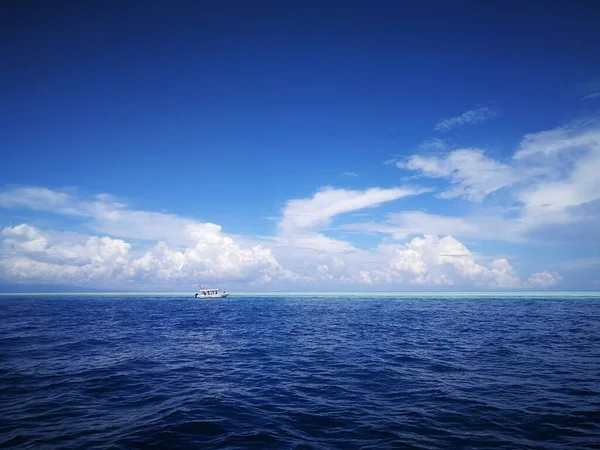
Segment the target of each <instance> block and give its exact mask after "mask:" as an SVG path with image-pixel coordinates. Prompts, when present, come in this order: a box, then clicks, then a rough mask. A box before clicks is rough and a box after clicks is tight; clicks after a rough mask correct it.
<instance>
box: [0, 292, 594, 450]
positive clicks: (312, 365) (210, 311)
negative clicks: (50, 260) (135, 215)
mask: <svg viewBox="0 0 600 450" xmlns="http://www.w3.org/2000/svg"><path fill="white" fill-rule="evenodd" d="M0 318H1V322H0V447H18V448H82V449H83V448H85V449H89V448H164V447H169V448H324V449H325V448H344V449H346V448H378V449H379V448H432V449H433V448H484V447H494V448H520V449H522V448H547V449H565V448H578V449H579V448H600V445H599V444H600V299H598V298H585V297H582V298H564V299H561V298H557V297H553V298H541V297H539V296H537V297H536V298H526V297H518V298H489V297H488V298H485V299H482V298H476V297H473V296H470V297H465V298H461V297H460V296H453V297H452V298H435V296H428V297H427V298H418V297H410V298H408V297H403V298H394V297H393V296H386V297H385V298H384V297H382V298H377V297H372V296H371V297H368V298H362V297H360V296H352V297H339V296H338V297H302V298H300V297H275V296H271V297H252V296H245V297H238V298H236V297H232V298H229V299H224V300H209V301H207V300H204V301H202V300H200V301H199V300H195V299H193V298H187V297H182V298H168V297H162V298H161V297H155V298H136V297H132V296H127V297H118V296H115V297H109V296H86V297H83V296H81V295H69V296H47V297H41V296H19V297H16V296H3V297H0Z"/></svg>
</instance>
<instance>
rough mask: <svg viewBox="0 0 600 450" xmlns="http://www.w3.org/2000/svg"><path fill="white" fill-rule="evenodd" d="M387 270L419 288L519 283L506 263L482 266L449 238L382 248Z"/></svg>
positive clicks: (497, 285)
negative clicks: (387, 266)
mask: <svg viewBox="0 0 600 450" xmlns="http://www.w3.org/2000/svg"><path fill="white" fill-rule="evenodd" d="M381 251H382V252H383V253H384V254H387V255H388V256H389V259H388V261H389V266H390V268H391V269H392V270H393V271H394V272H396V273H397V275H398V276H403V275H405V274H408V275H409V277H408V278H407V281H408V282H410V283H414V284H420V285H455V284H461V283H464V284H474V285H476V286H485V287H496V288H514V287H518V286H519V285H520V280H519V277H518V276H517V274H516V273H515V271H514V269H513V268H512V266H511V265H510V263H509V262H508V261H507V260H506V259H495V260H493V261H492V263H491V264H490V265H483V264H481V263H479V262H477V260H476V256H475V255H474V254H473V253H472V252H471V251H470V250H469V249H468V248H467V247H466V246H465V245H464V244H463V243H461V242H460V241H458V240H456V239H454V238H453V237H451V236H445V237H442V238H440V237H438V236H434V235H426V236H424V237H420V238H414V239H412V240H411V241H410V242H408V243H406V244H403V245H384V246H382V247H381Z"/></svg>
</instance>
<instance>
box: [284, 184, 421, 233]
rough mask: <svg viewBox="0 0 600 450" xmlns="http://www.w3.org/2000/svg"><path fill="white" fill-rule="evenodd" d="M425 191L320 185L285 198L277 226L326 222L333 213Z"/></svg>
mask: <svg viewBox="0 0 600 450" xmlns="http://www.w3.org/2000/svg"><path fill="white" fill-rule="evenodd" d="M422 192H426V190H424V189H413V188H393V189H380V188H371V189H367V190H365V191H355V190H348V189H334V188H324V189H321V190H319V191H318V192H317V193H316V194H314V195H313V196H312V197H310V198H304V199H295V200H290V201H288V202H287V204H286V206H285V208H284V210H283V218H282V220H281V223H280V228H281V230H283V231H284V232H288V231H294V230H306V229H313V228H316V227H318V226H323V225H327V224H329V223H330V221H331V219H332V218H333V217H335V216H337V215H340V214H343V213H348V212H352V211H357V210H360V209H365V208H373V207H376V206H379V205H381V204H383V203H386V202H390V201H392V200H397V199H399V198H402V197H407V196H410V195H417V194H420V193H422Z"/></svg>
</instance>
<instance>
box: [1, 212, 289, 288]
mask: <svg viewBox="0 0 600 450" xmlns="http://www.w3.org/2000/svg"><path fill="white" fill-rule="evenodd" d="M186 232H187V233H188V234H189V236H188V239H190V240H193V241H194V242H195V245H194V246H192V247H188V248H185V249H175V248H171V247H169V246H168V245H167V244H166V243H165V242H159V243H157V244H156V245H155V246H154V247H152V248H151V249H149V250H147V251H144V252H142V254H136V253H134V252H133V251H132V246H131V245H130V244H129V243H127V242H125V241H123V240H121V239H112V238H110V237H106V236H103V237H98V236H91V237H88V238H87V240H86V241H85V242H84V243H83V244H73V243H70V242H59V243H55V244H52V243H50V239H48V237H47V235H46V233H44V232H43V231H42V230H40V229H38V228H36V227H33V226H30V225H27V224H21V225H18V226H16V227H7V228H5V229H4V230H3V231H2V234H3V236H5V238H4V240H3V242H2V245H3V251H4V253H5V255H4V257H3V258H2V260H1V261H0V267H1V269H2V273H3V275H4V276H5V278H8V279H10V280H12V281H16V282H52V283H71V284H76V285H88V284H89V285H101V284H103V283H105V282H109V283H110V284H112V285H113V286H114V285H116V286H120V285H123V284H128V283H130V282H135V283H140V284H141V285H152V284H156V283H162V282H170V283H180V282H181V283H190V284H193V283H195V282H196V281H197V280H198V279H200V280H211V281H219V280H238V281H239V280H243V281H247V282H253V283H261V282H268V281H270V280H271V279H272V277H278V278H281V279H287V278H293V274H291V273H289V272H286V271H285V270H283V269H282V268H281V267H280V265H279V263H278V262H277V260H276V259H275V257H274V256H273V254H272V252H271V250H270V249H267V248H264V247H262V246H260V245H256V246H253V247H249V248H243V247H241V246H240V245H238V244H237V243H236V242H235V241H234V240H233V239H232V238H230V237H228V236H226V235H223V233H222V232H221V227H220V226H218V225H215V224H210V223H202V224H195V225H192V226H190V227H189V228H188V229H187V230H186ZM138 253H139V252H138Z"/></svg>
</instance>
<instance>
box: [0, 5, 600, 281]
mask: <svg viewBox="0 0 600 450" xmlns="http://www.w3.org/2000/svg"><path fill="white" fill-rule="evenodd" d="M596 6H597V5H595V2H583V1H574V2H564V1H530V2H517V1H497V2H476V1H460V2H433V1H422V2H408V1H407V2H401V1H395V2H382V1H369V2H353V1H344V2H336V1H333V2H316V1H305V2H281V1H255V2H247V1H227V0H224V1H218V2H217V1H215V2H208V1H206V2H188V1H174V2H164V1H162V2H161V1H144V2H142V1H106V2H88V1H82V2H68V1H55V2H39V1H18V2H16V1H8V2H3V3H2V5H1V6H0V21H1V23H0V36H1V39H0V51H1V52H2V60H3V69H2V71H1V73H0V94H1V98H2V101H1V102H0V121H1V122H0V123H1V124H2V125H1V127H0V155H1V159H0V161H1V163H0V286H11V287H12V288H14V286H18V285H27V284H42V285H61V286H80V287H87V288H96V289H98V288H100V289H113V290H170V289H173V290H182V289H183V290H187V289H195V288H196V286H197V284H199V283H201V284H203V285H205V286H211V287H212V286H215V287H220V288H224V289H229V290H236V289H237V290H245V291H248V290H262V291H268V290H290V291H302V290H320V291H333V290H345V291H348V290H356V291H390V290H399V291H408V290H445V291H448V290H478V291H480V290H544V289H547V290H599V289H600V115H599V111H600V58H598V48H597V47H598V42H600V28H598V26H597V24H598V19H600V10H599V9H598V8H597V7H596Z"/></svg>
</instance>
